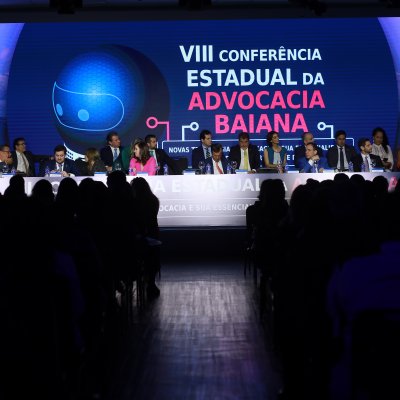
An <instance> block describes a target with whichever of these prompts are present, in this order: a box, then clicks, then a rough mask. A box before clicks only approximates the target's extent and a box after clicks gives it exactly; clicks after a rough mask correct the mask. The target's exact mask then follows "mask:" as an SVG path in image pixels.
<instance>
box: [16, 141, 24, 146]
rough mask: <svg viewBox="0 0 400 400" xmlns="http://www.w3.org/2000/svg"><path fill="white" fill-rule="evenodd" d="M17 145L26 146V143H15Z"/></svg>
mask: <svg viewBox="0 0 400 400" xmlns="http://www.w3.org/2000/svg"><path fill="white" fill-rule="evenodd" d="M17 146H26V143H25V142H22V143H17Z"/></svg>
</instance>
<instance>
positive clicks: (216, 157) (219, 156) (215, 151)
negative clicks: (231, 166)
mask: <svg viewBox="0 0 400 400" xmlns="http://www.w3.org/2000/svg"><path fill="white" fill-rule="evenodd" d="M211 154H212V155H211V157H210V158H208V159H207V160H206V166H207V164H209V165H210V166H211V173H212V174H214V175H223V174H226V170H227V168H228V161H227V159H226V158H225V156H224V152H223V151H222V145H221V144H220V143H213V144H212V145H211Z"/></svg>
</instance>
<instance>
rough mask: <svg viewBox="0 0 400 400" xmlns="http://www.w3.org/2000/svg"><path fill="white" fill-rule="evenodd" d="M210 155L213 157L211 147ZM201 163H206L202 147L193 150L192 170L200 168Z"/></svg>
mask: <svg viewBox="0 0 400 400" xmlns="http://www.w3.org/2000/svg"><path fill="white" fill-rule="evenodd" d="M210 155H211V147H210ZM200 161H204V162H205V161H206V159H205V157H204V150H203V146H202V145H201V146H199V147H196V148H195V149H193V150H192V168H199V162H200Z"/></svg>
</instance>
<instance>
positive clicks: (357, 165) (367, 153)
mask: <svg viewBox="0 0 400 400" xmlns="http://www.w3.org/2000/svg"><path fill="white" fill-rule="evenodd" d="M358 148H359V149H360V154H358V155H357V156H356V157H355V158H354V160H353V164H354V172H361V171H362V165H363V164H364V167H365V172H371V171H372V167H373V166H374V167H376V168H383V164H382V160H381V158H380V157H379V156H376V155H374V154H372V144H371V141H370V140H369V139H368V138H361V139H359V140H358Z"/></svg>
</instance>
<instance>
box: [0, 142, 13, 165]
mask: <svg viewBox="0 0 400 400" xmlns="http://www.w3.org/2000/svg"><path fill="white" fill-rule="evenodd" d="M12 163H13V159H12V158H11V151H10V146H9V145H8V144H3V145H1V146H0V172H7V171H8V170H9V167H10V166H11V165H12Z"/></svg>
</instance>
